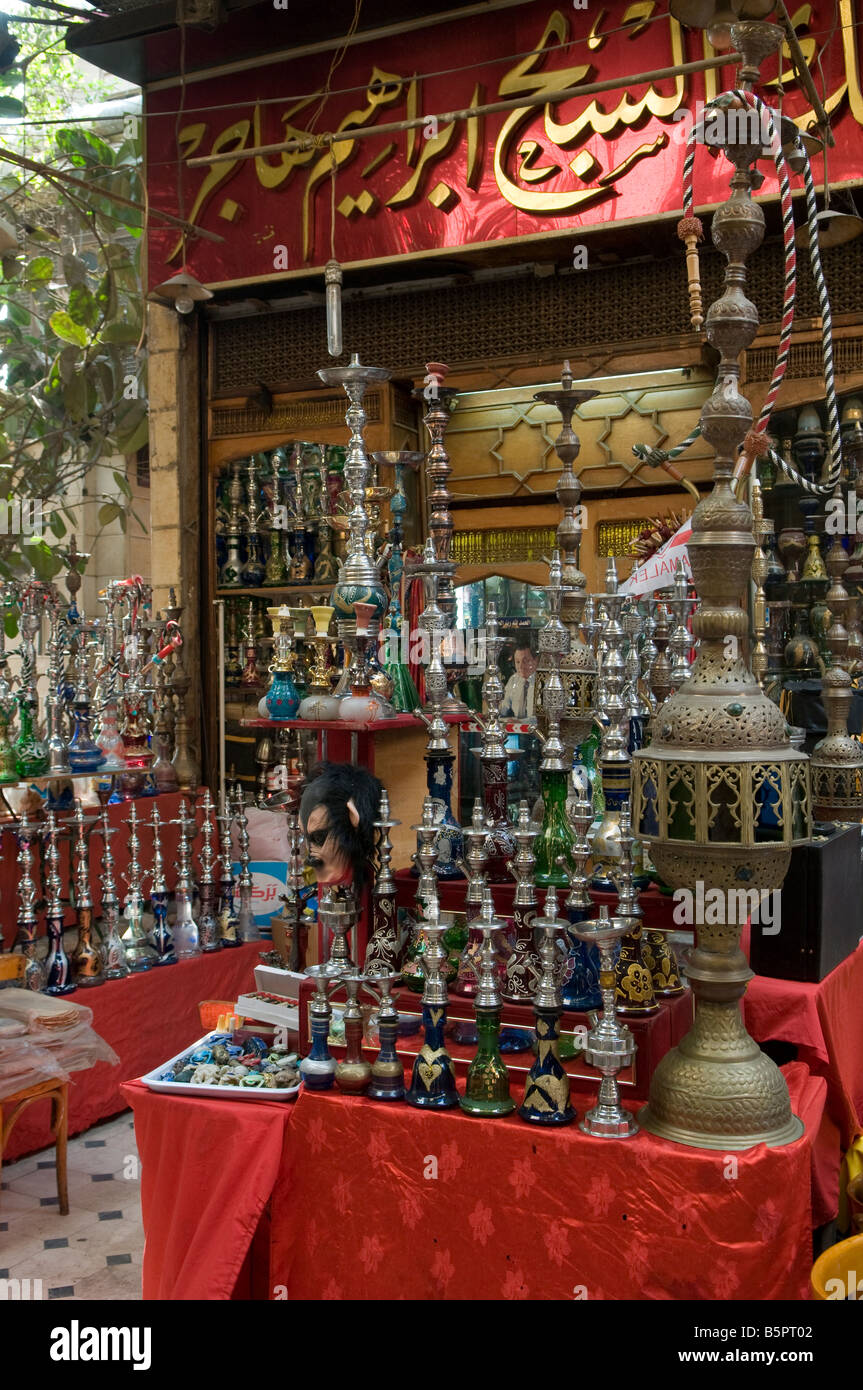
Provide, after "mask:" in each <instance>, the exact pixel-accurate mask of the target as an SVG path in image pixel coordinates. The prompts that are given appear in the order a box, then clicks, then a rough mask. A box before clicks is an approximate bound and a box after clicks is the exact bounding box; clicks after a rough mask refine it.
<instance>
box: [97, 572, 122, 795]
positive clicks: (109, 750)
mask: <svg viewBox="0 0 863 1390" xmlns="http://www.w3.org/2000/svg"><path fill="white" fill-rule="evenodd" d="M99 602H100V603H104V605H105V618H104V620H103V623H102V651H101V659H100V660H101V667H100V671H99V682H98V686H97V690H96V707H97V712H98V721H97V725H98V727H97V732H96V742H97V744H98V745H99V747H100V748H101V750H102V752H103V753H104V755H105V761H104V763H103V764H102V768H101V771H102V772H122V771H123V769H124V768H125V766H126V758H125V754H124V751H123V740H122V738H121V736H120V725H119V704H120V685H121V683H120V666H121V660H122V657H121V651H120V641H119V634H118V631H117V605H118V603H119V602H120V592H119V590H118V588H117V584H116V581H112V583H110V584H108V585H106V587H105V588H104V589H102V590H101V592H100V594H99Z"/></svg>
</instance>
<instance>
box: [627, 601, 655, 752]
mask: <svg viewBox="0 0 863 1390" xmlns="http://www.w3.org/2000/svg"><path fill="white" fill-rule="evenodd" d="M644 622H645V620H644V619H643V618H642V616H641V614H640V613H639V611H638V603H637V601H636V600H635V599H629V600H628V601H627V602H626V603H625V604H624V608H623V615H622V618H621V627H622V628H623V631H624V633H625V635H626V640H627V648H626V656H625V657H624V663H623V670H624V686H623V699H624V703H625V705H626V719H627V726H628V730H629V740H628V747H629V752H630V753H634V752H635V750H636V748H643V747H644V745H645V743H646V741H647V724H648V720H649V719H650V714H651V707H650V705H649V704H648V702H647V700H646V699H645V697H644V689H643V685H642V679H643V670H642V652H641V649H640V648H639V637H640V635H641V632H642V630H643V627H644Z"/></svg>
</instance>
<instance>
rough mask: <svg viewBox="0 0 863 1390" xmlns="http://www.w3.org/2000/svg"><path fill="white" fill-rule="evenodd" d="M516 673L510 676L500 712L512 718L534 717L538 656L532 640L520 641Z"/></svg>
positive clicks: (516, 657)
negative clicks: (531, 643)
mask: <svg viewBox="0 0 863 1390" xmlns="http://www.w3.org/2000/svg"><path fill="white" fill-rule="evenodd" d="M513 659H514V661H515V673H514V675H512V676H510V678H509V680H508V681H507V683H506V687H505V689H504V692H503V703H502V705H501V707H500V712H501V714H502V715H504V717H506V718H510V719H533V717H534V708H533V699H534V689H535V687H536V657H535V656H534V653H533V648H532V647H531V645H530V642H529V641H528V640H527V639H526V638H525V639H524V640H523V641H521V642H519V644H518V646H517V647H516V649H515V655H514V658H513Z"/></svg>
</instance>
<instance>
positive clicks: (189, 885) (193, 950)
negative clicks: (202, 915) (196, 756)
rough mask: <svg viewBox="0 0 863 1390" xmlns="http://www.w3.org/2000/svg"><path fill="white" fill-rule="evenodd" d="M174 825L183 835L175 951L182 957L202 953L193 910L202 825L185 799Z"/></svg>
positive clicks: (182, 801)
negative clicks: (194, 866) (195, 861)
mask: <svg viewBox="0 0 863 1390" xmlns="http://www.w3.org/2000/svg"><path fill="white" fill-rule="evenodd" d="M173 824H174V825H179V827H180V835H179V841H178V849H177V887H176V889H175V890H174V950H175V951H176V953H177V959H178V960H186V959H188V957H190V956H197V955H199V954H200V949H201V948H200V945H199V941H198V924H197V922H196V921H195V916H194V912H193V907H194V901H195V879H194V874H193V870H192V846H193V843H194V839H195V835H196V833H197V829H198V824H197V821H196V820H195V817H194V815H190V814H189V808H188V805H187V804H186V801H185V799H184V800H181V802H180V812H179V816H178V818H177V820H176V821H174V822H173Z"/></svg>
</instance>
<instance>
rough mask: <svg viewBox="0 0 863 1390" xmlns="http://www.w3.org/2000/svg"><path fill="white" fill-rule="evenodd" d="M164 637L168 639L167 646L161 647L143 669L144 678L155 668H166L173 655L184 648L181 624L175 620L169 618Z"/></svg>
mask: <svg viewBox="0 0 863 1390" xmlns="http://www.w3.org/2000/svg"><path fill="white" fill-rule="evenodd" d="M164 636H165V637H166V638H167V641H166V643H165V646H164V647H160V649H159V650H158V651H157V652H156V653H154V655H153V656H151V657H150V660H149V661H148V662H147V664H146V666H144V667H142V669H141V675H142V676H144V675H146V673H147V672H148V671H149V670H151V669H152V668H153V667H154V666H164V664H165V661H166V660H167V658H168V657H169V656H170V655H171V653H172V652H175V651H179V649H180V647H182V645H183V634H182V633H181V631H180V624H179V623H178V622H175V620H174V619H173V618H169V619H168V621H167V622H166V624H165V632H164Z"/></svg>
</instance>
